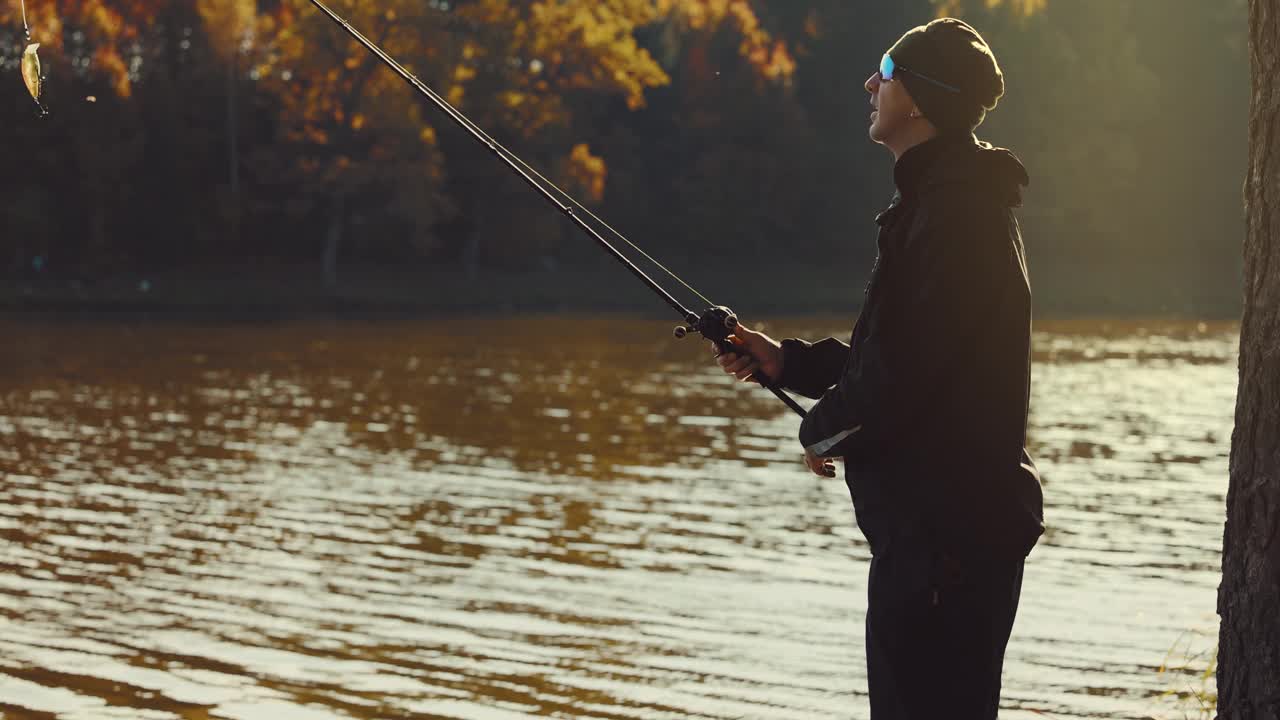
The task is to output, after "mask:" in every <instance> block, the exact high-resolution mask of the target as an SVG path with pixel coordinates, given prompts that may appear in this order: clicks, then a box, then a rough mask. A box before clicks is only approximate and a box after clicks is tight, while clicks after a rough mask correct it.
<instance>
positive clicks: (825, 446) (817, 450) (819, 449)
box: [805, 425, 862, 455]
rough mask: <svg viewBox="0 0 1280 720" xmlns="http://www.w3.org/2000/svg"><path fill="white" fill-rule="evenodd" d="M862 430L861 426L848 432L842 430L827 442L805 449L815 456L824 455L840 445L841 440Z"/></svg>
mask: <svg viewBox="0 0 1280 720" xmlns="http://www.w3.org/2000/svg"><path fill="white" fill-rule="evenodd" d="M861 429H862V426H861V425H855V426H854V427H851V428H849V429H848V430H841V431H840V432H838V433H836V434H835V435H832V436H831V437H829V438H827V439H826V440H820V441H818V442H816V443H814V444H812V445H810V446H809V447H807V448H805V450H808V451H809V452H811V453H813V454H814V455H824V454H826V452H827V451H828V450H830V449H831V448H833V447H835V446H836V445H839V444H840V441H841V440H844V439H845V438H847V437H849V436H850V435H852V434H854V433H856V432H858V431H859V430H861Z"/></svg>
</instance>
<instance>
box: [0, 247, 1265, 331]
mask: <svg viewBox="0 0 1280 720" xmlns="http://www.w3.org/2000/svg"><path fill="white" fill-rule="evenodd" d="M685 264H686V265H690V264H696V263H685ZM869 273H870V268H869V267H868V268H865V269H862V268H857V267H850V266H849V265H848V264H845V263H832V264H828V265H826V266H823V267H814V266H811V265H804V264H801V263H795V262H785V261H784V262H780V263H774V264H771V265H769V266H768V267H760V266H758V265H753V266H744V267H731V266H724V265H705V266H699V270H698V280H697V283H696V284H697V285H698V286H699V289H701V290H702V292H703V293H704V294H705V295H707V296H708V297H709V298H712V299H714V300H717V301H719V302H725V303H726V304H728V305H730V306H731V307H733V308H734V310H735V311H736V312H737V313H738V314H739V315H741V316H743V317H746V318H749V317H763V316H779V315H793V316H794V315H806V314H814V315H852V314H856V313H857V311H858V309H859V307H860V305H861V300H862V290H863V287H864V286H865V279H864V278H865V277H867V276H869ZM1068 276H1070V277H1075V278H1083V279H1082V280H1072V281H1068V280H1066V279H1065V278H1066V277H1068ZM320 278H321V275H320V273H319V270H318V268H316V267H315V266H296V265H295V266H271V265H256V266H253V267H221V268H213V267H202V268H189V269H185V270H170V271H161V272H154V273H146V272H129V273H121V274H118V275H115V276H113V277H110V278H106V279H102V280H96V281H93V282H91V283H85V282H79V281H76V280H70V279H66V278H58V277H56V276H42V277H38V278H30V277H28V278H22V279H13V278H8V279H6V281H5V282H3V284H2V285H0V314H3V315H6V316H10V317H15V316H35V317H66V316H79V317H88V318H91V317H112V318H130V317H173V318H182V317H202V318H225V319H244V320H261V319H266V320H270V319H290V318H306V317H315V316H328V317H335V316H336V317H371V316H386V317H437V316H442V315H472V316H478V317H488V316H494V315H502V314H566V315H584V316H585V315H595V314H624V315H632V316H640V317H652V318H655V319H671V320H673V321H674V320H678V318H676V317H675V313H674V311H672V310H671V308H669V307H668V306H667V305H666V303H665V302H663V300H662V299H660V298H659V297H657V296H655V295H654V294H653V293H652V292H651V291H650V290H648V289H647V288H645V287H644V286H643V285H642V284H641V283H640V282H638V281H637V280H635V279H634V278H633V277H631V275H630V274H629V273H627V272H626V271H625V270H623V269H622V268H620V267H617V266H616V265H613V264H608V265H606V264H600V265H598V266H566V267H559V268H555V269H538V270H514V269H498V268H485V269H483V270H481V271H479V272H477V273H476V274H475V275H474V276H469V275H468V274H467V273H466V272H465V271H464V270H461V269H458V268H454V267H443V268H442V267H432V268H425V269H424V268H421V267H395V268H389V267H385V266H381V267H351V268H342V269H340V274H339V280H338V283H337V285H336V286H335V287H334V288H332V289H330V288H326V287H325V286H324V284H323V282H321V279H320ZM665 286H666V287H668V288H672V290H671V291H672V292H673V294H675V295H676V297H677V298H678V299H679V300H680V301H681V302H682V303H684V304H685V305H686V306H687V307H688V308H689V309H691V310H693V311H695V312H700V311H701V310H703V309H704V307H703V306H704V305H705V304H706V303H705V302H703V301H701V300H698V299H697V298H696V297H694V296H693V295H692V294H691V293H689V292H687V291H685V292H683V293H677V292H676V290H677V289H679V290H683V288H678V286H677V284H676V283H675V282H674V281H672V282H669V283H665ZM1117 288H1119V289H1117ZM1032 295H1033V308H1034V316H1035V317H1036V318H1037V319H1072V318H1087V317H1097V318H1121V317H1151V318H1170V319H1189V320H1212V321H1216V320H1239V319H1240V315H1241V311H1242V308H1243V302H1242V298H1241V295H1242V293H1241V291H1240V290H1239V288H1238V287H1229V286H1228V284H1227V283H1219V284H1217V285H1214V286H1206V285H1205V284H1200V285H1187V284H1183V283H1180V282H1179V280H1178V278H1176V277H1172V276H1163V277H1162V276H1159V275H1156V274H1154V273H1152V274H1147V275H1146V276H1145V277H1141V278H1135V277H1133V276H1132V275H1131V274H1130V275H1128V276H1123V277H1122V276H1121V274H1120V273H1119V271H1115V272H1111V273H1106V274H1103V273H1099V272H1093V273H1087V274H1074V273H1071V272H1066V271H1060V272H1058V273H1056V274H1055V275H1053V276H1046V277H1044V278H1043V279H1039V278H1037V277H1036V276H1035V275H1034V274H1033V277H1032Z"/></svg>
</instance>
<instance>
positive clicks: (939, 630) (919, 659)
mask: <svg viewBox="0 0 1280 720" xmlns="http://www.w3.org/2000/svg"><path fill="white" fill-rule="evenodd" d="M1021 592H1022V559H1021V558H1019V559H1016V560H1005V561H1000V562H996V561H992V560H989V559H985V558H981V559H979V558H973V557H961V558H958V557H953V556H951V555H949V554H946V553H944V552H942V551H940V550H936V549H934V548H932V547H930V544H929V543H927V542H923V541H922V539H921V538H918V537H910V538H895V539H894V540H893V541H891V542H890V543H889V544H888V546H887V547H885V548H883V550H882V552H880V553H878V554H877V555H876V556H874V557H873V558H872V560H871V574H870V578H869V580H868V584H867V596H868V598H867V600H868V602H867V683H868V685H869V686H870V695H871V720H936V719H938V718H947V719H948V720H991V719H993V718H995V717H996V715H997V711H998V710H999V707H1000V674H1001V670H1002V667H1003V665H1004V650H1005V646H1006V645H1007V644H1008V642H1009V632H1010V631H1011V630H1012V629H1013V618H1014V615H1015V614H1016V613H1017V611H1018V596H1019V594H1020V593H1021Z"/></svg>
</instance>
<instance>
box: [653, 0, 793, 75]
mask: <svg viewBox="0 0 1280 720" xmlns="http://www.w3.org/2000/svg"><path fill="white" fill-rule="evenodd" d="M658 7H659V9H660V10H661V12H662V14H663V15H664V16H669V17H670V18H672V19H673V20H675V21H677V22H678V23H680V24H682V25H683V26H684V27H685V28H686V29H689V30H693V31H695V32H701V33H710V32H714V31H715V30H717V29H719V28H721V27H725V26H728V27H730V28H732V29H733V30H734V32H736V33H737V34H738V35H740V36H741V38H742V40H741V43H740V45H739V47H738V52H739V54H740V55H741V56H742V57H744V58H746V59H747V61H748V62H750V63H751V65H752V66H753V67H754V68H755V69H756V71H757V72H759V73H760V74H761V75H762V76H763V77H765V78H768V79H770V80H776V81H784V82H785V81H787V80H789V79H790V78H791V76H792V74H793V73H794V72H795V69H796V62H795V58H794V57H793V56H792V55H791V51H790V50H789V49H788V48H787V45H786V43H784V42H782V41H781V40H778V39H775V38H773V36H771V35H770V34H769V32H768V31H767V30H765V29H764V27H763V26H762V25H761V24H760V19H759V18H758V17H757V16H756V13H755V10H753V9H752V7H751V2H749V0H658Z"/></svg>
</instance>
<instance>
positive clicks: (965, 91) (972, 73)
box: [889, 18, 1004, 134]
mask: <svg viewBox="0 0 1280 720" xmlns="http://www.w3.org/2000/svg"><path fill="white" fill-rule="evenodd" d="M889 57H891V58H893V62H894V63H895V64H898V65H900V66H901V67H902V69H903V71H902V72H901V73H900V74H896V75H895V76H894V79H895V80H896V79H898V78H901V79H902V82H903V84H904V85H905V86H906V88H907V92H908V93H910V94H911V97H912V99H914V100H915V101H916V105H918V106H919V107H920V112H922V113H924V116H925V117H926V118H928V119H929V122H932V123H933V124H934V126H936V127H937V128H938V131H939V132H941V133H944V134H949V133H960V132H965V133H969V132H973V130H974V129H975V128H977V127H978V125H980V124H982V121H983V119H984V118H985V117H986V116H987V111H988V110H993V109H995V106H996V103H997V102H998V101H999V100H1000V97H1001V96H1002V95H1004V73H1002V72H1000V65H999V64H998V63H997V62H996V56H995V55H994V54H992V52H991V48H990V47H988V46H987V41H986V40H983V39H982V36H981V35H979V34H978V31H977V30H974V29H973V28H972V27H971V26H970V25H969V24H967V23H965V22H963V21H961V20H957V19H955V18H939V19H937V20H934V21H933V22H931V23H929V24H928V25H920V26H917V27H914V28H912V29H910V30H908V31H907V32H906V34H905V35H903V36H902V37H901V38H900V39H899V40H898V42H896V43H894V44H893V47H891V48H889ZM913 71H914V72H913ZM914 73H919V74H920V75H923V76H925V77H928V78H930V79H933V80H937V81H938V82H942V83H946V84H947V85H950V86H952V87H954V88H957V89H958V90H959V91H960V92H952V91H951V90H948V89H946V88H944V87H940V86H938V85H936V84H934V83H931V82H929V81H928V80H924V79H922V78H920V77H917V76H916V75H915V74H914Z"/></svg>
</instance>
